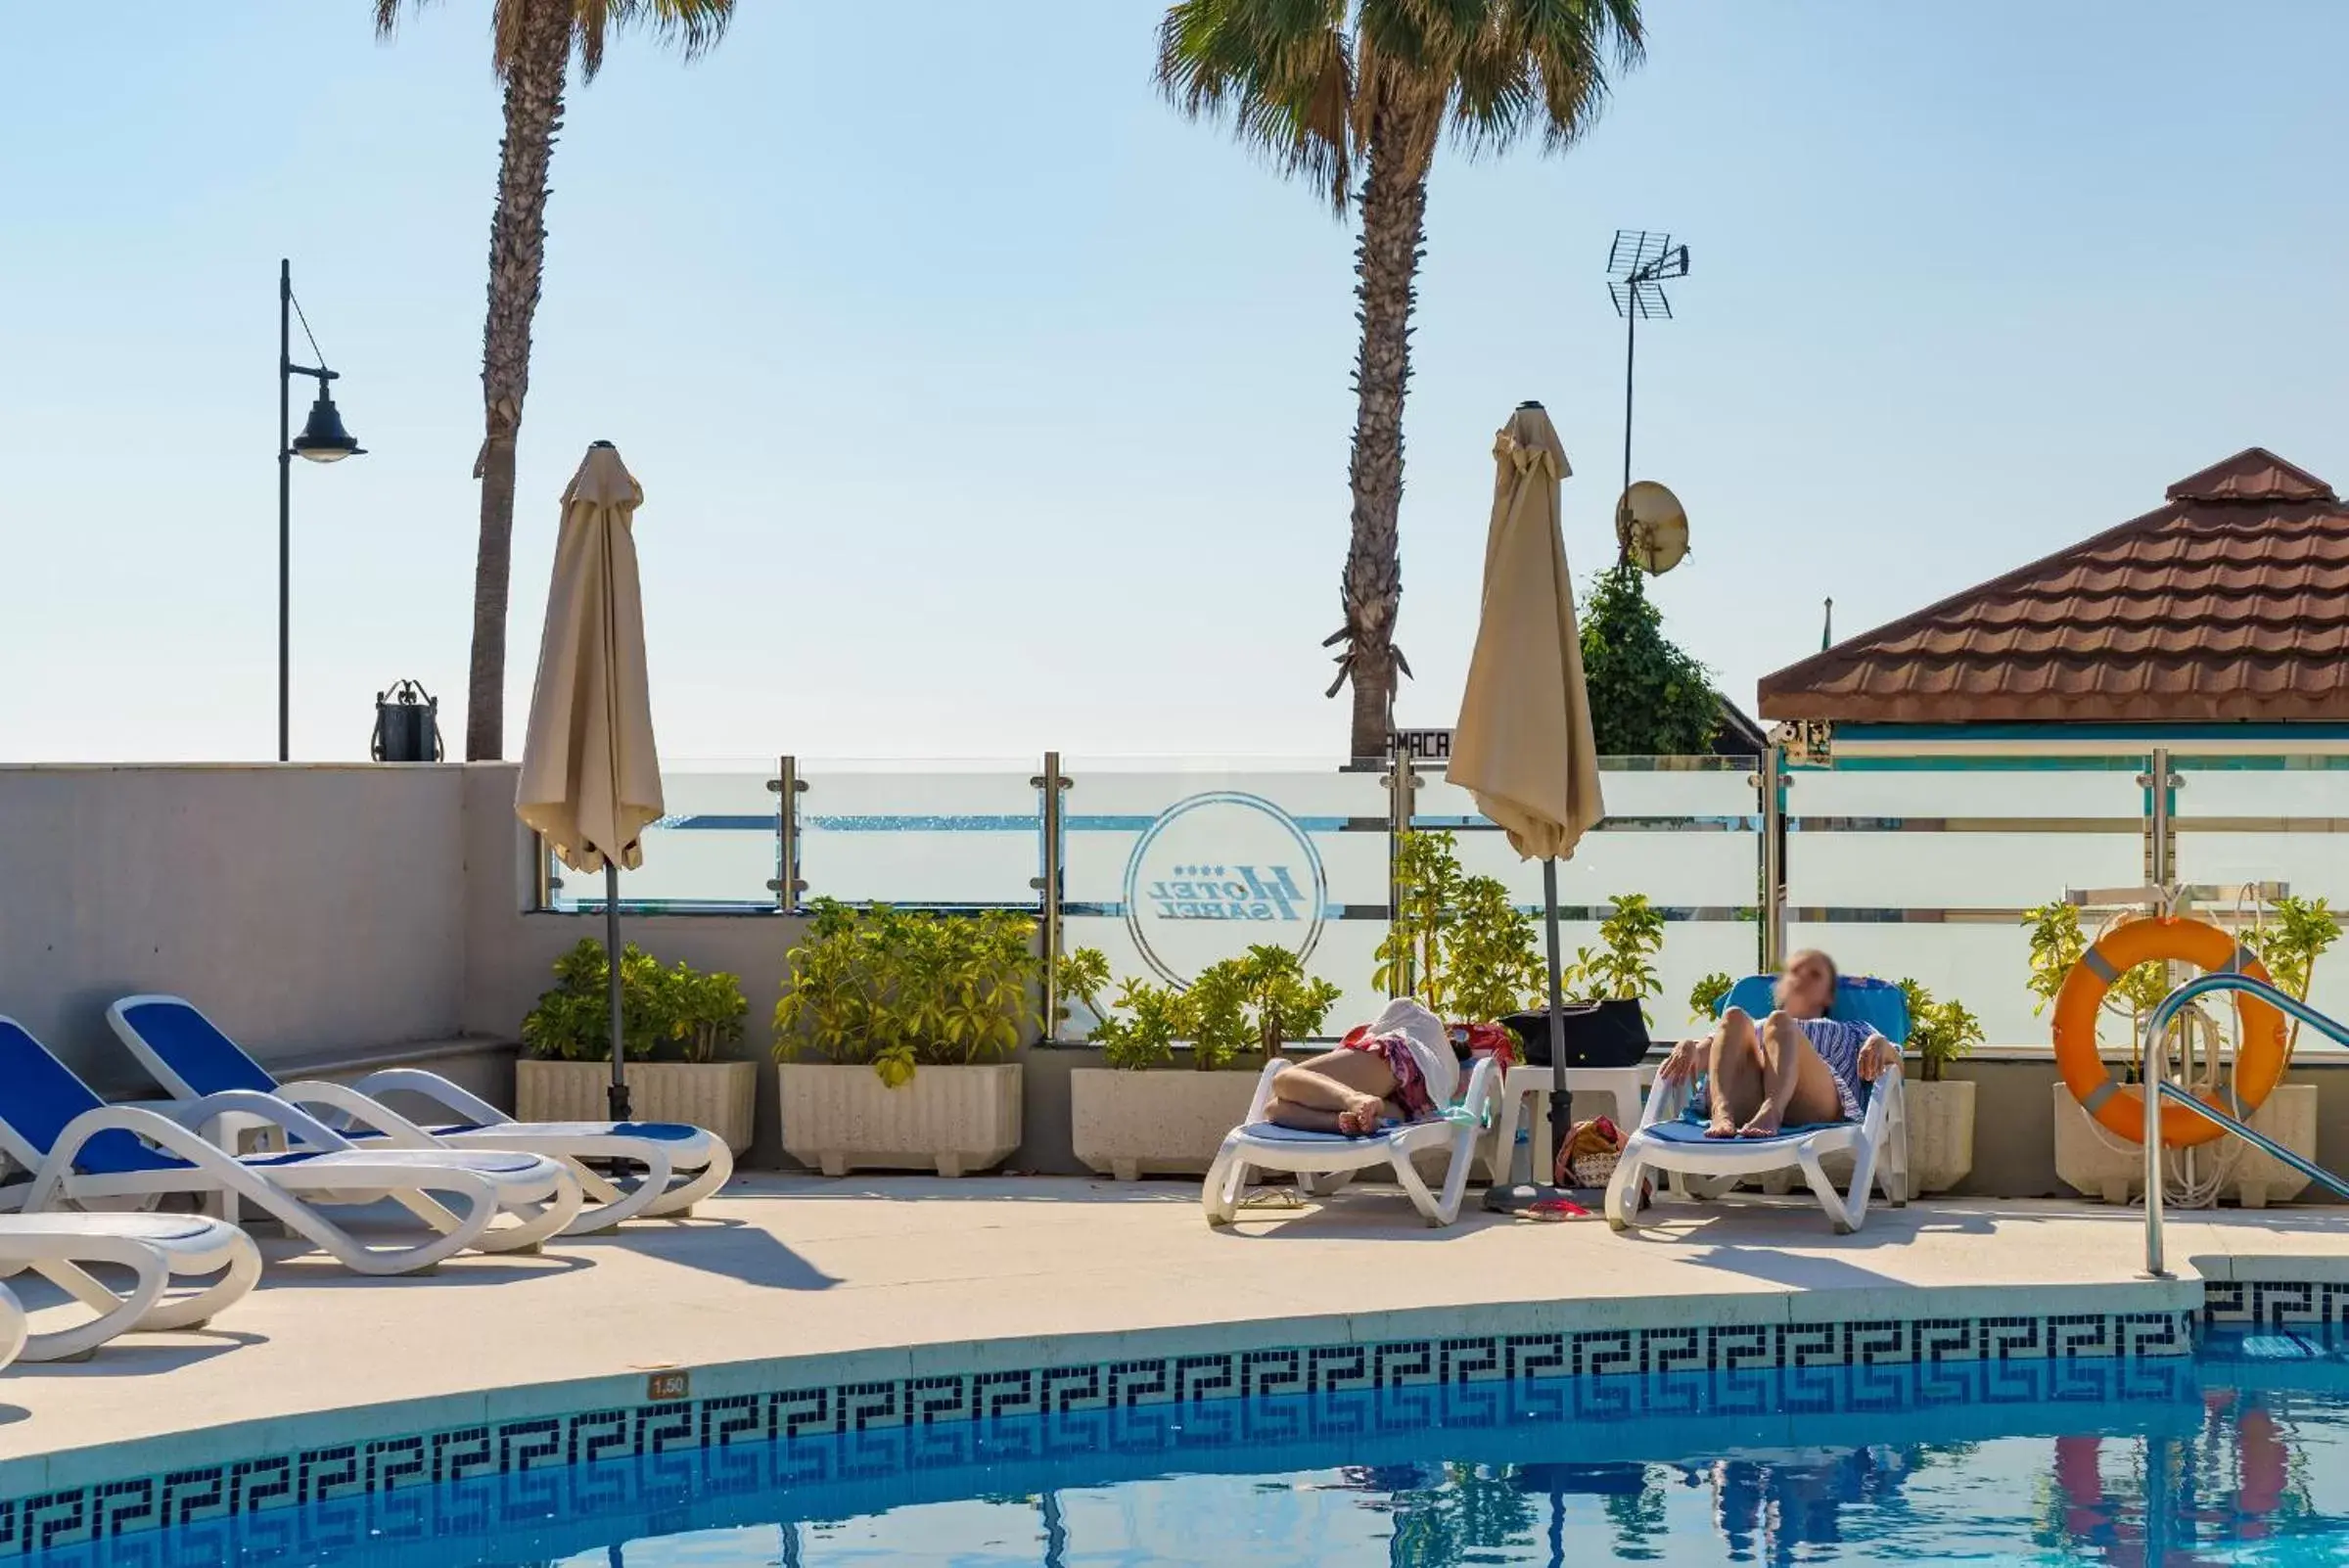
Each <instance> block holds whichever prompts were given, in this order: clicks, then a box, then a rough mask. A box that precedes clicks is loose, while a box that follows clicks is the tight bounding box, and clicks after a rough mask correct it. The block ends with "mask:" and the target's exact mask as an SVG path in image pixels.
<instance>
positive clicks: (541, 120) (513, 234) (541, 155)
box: [465, 0, 574, 761]
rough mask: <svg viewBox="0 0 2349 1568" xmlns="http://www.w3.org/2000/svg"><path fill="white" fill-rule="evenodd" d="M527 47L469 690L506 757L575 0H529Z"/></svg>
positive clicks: (513, 155) (475, 716)
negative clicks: (517, 486) (552, 164)
mask: <svg viewBox="0 0 2349 1568" xmlns="http://www.w3.org/2000/svg"><path fill="white" fill-rule="evenodd" d="M525 3H526V4H527V6H528V8H529V9H528V11H527V13H526V15H525V17H524V19H523V35H522V40H521V45H520V47H519V48H518V49H517V50H516V51H515V55H514V59H513V61H512V63H511V65H510V66H509V67H508V69H507V72H506V134H505V139H504V141H503V142H501V143H500V144H499V147H498V157H497V210H496V212H495V213H494V214H493V215H492V216H491V218H490V220H489V315H488V321H487V323H486V325H484V328H483V330H482V401H483V413H484V431H483V436H482V455H481V458H480V460H479V461H477V462H476V463H475V464H474V477H475V478H477V479H479V480H480V481H481V482H482V537H481V548H480V554H479V555H478V556H477V558H476V561H475V566H474V576H473V665H472V669H471V671H470V674H469V676H468V679H467V682H466V688H465V757H466V760H467V761H494V760H496V759H497V758H499V757H502V756H503V755H505V731H506V600H507V589H508V586H509V584H510V582H511V580H512V577H513V568H514V447H515V441H516V438H518V437H519V436H520V434H521V431H522V404H523V399H524V398H525V397H526V396H528V395H529V393H530V318H531V317H532V316H533V315H534V314H536V312H537V309H538V281H539V278H540V276H541V274H542V273H543V271H544V270H545V264H546V192H547V184H546V176H547V165H548V163H549V161H551V160H552V159H553V157H554V151H555V132H556V131H557V130H559V129H560V128H561V127H562V124H563V86H564V78H565V75H566V73H567V72H568V70H569V69H570V65H571V37H572V25H573V22H574V12H573V7H572V4H571V0H525Z"/></svg>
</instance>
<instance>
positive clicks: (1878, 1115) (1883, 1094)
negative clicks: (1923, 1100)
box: [1860, 1046, 1903, 1138]
mask: <svg viewBox="0 0 2349 1568" xmlns="http://www.w3.org/2000/svg"><path fill="white" fill-rule="evenodd" d="M1902 1077H1903V1075H1902V1072H1901V1055H1900V1050H1899V1047H1897V1046H1896V1047H1894V1049H1893V1052H1892V1060H1890V1061H1889V1062H1887V1063H1885V1064H1884V1065H1883V1066H1882V1067H1880V1068H1878V1069H1877V1070H1876V1077H1875V1082H1874V1083H1872V1084H1869V1085H1868V1087H1867V1109H1866V1110H1865V1111H1863V1112H1861V1113H1860V1122H1861V1125H1862V1126H1863V1127H1865V1129H1866V1130H1867V1135H1868V1136H1869V1137H1871V1138H1872V1137H1874V1136H1875V1135H1876V1134H1877V1133H1878V1132H1880V1131H1882V1130H1883V1129H1884V1119H1885V1118H1886V1117H1887V1116H1889V1115H1890V1114H1891V1111H1892V1107H1893V1106H1894V1105H1896V1104H1898V1103H1900V1100H1901V1094H1902V1088H1901V1081H1902Z"/></svg>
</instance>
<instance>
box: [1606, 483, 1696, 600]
mask: <svg viewBox="0 0 2349 1568" xmlns="http://www.w3.org/2000/svg"><path fill="white" fill-rule="evenodd" d="M1615 542H1616V544H1617V545H1618V546H1619V547H1620V548H1621V549H1622V551H1623V558H1624V559H1625V560H1627V561H1635V562H1637V563H1638V564H1639V570H1640V571H1642V572H1645V573H1646V574H1647V575H1648V576H1663V575H1664V574H1665V573H1667V572H1670V571H1671V570H1672V569H1673V568H1674V567H1676V566H1679V565H1680V564H1681V557H1682V556H1684V555H1686V554H1687V553H1688V512H1687V509H1686V508H1684V507H1682V506H1681V498H1680V497H1679V496H1677V495H1675V494H1673V493H1672V491H1670V490H1668V489H1666V488H1665V487H1664V486H1663V485H1661V484H1657V483H1656V482H1655V481H1654V480H1637V481H1635V482H1634V483H1633V484H1632V487H1631V488H1629V489H1627V490H1625V491H1624V492H1623V500H1622V503H1621V504H1620V505H1618V506H1617V507H1616V509H1615Z"/></svg>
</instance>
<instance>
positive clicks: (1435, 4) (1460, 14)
mask: <svg viewBox="0 0 2349 1568" xmlns="http://www.w3.org/2000/svg"><path fill="white" fill-rule="evenodd" d="M1362 10H1363V17H1364V22H1363V29H1364V33H1365V35H1366V36H1373V37H1375V39H1376V41H1377V43H1378V45H1379V47H1380V48H1381V49H1382V50H1383V51H1384V52H1385V53H1386V55H1387V57H1388V58H1389V60H1390V61H1392V62H1394V63H1395V64H1396V65H1397V67H1398V68H1399V69H1406V70H1407V71H1408V72H1409V73H1411V74H1412V75H1414V76H1417V77H1418V78H1420V79H1421V80H1422V81H1424V82H1427V83H1430V84H1433V83H1435V82H1438V81H1440V82H1442V84H1443V86H1444V89H1445V93H1446V99H1447V103H1448V108H1449V119H1450V123H1451V131H1452V134H1453V136H1454V137H1455V138H1456V139H1457V140H1458V141H1459V142H1460V143H1461V144H1462V145H1463V146H1464V147H1465V148H1466V150H1467V151H1468V152H1470V153H1471V154H1476V153H1482V152H1497V151H1499V150H1501V149H1504V148H1506V147H1508V146H1509V145H1510V144H1511V143H1513V142H1515V141H1516V140H1518V139H1519V138H1520V137H1522V136H1524V135H1526V134H1528V133H1530V132H1533V131H1536V130H1539V131H1540V133H1541V135H1542V139H1543V145H1544V146H1545V147H1546V148H1548V149H1550V150H1552V151H1555V150H1558V149H1561V148H1563V147H1566V146H1567V145H1569V144H1571V143H1572V142H1574V141H1575V140H1576V139H1577V138H1578V137H1580V136H1581V135H1582V134H1583V132H1584V131H1585V130H1587V129H1589V126H1590V124H1591V123H1592V121H1594V120H1595V119H1596V118H1597V115H1598V112H1599V110H1600V109H1601V108H1602V107H1603V106H1604V104H1605V102H1606V97H1607V92H1608V85H1609V74H1610V69H1612V70H1616V71H1621V70H1629V69H1633V68H1635V66H1637V65H1638V64H1639V61H1640V59H1641V57H1642V54H1643V51H1644V48H1645V42H1646V38H1645V31H1644V28H1643V26H1642V23H1641V22H1640V16H1639V0H1363V6H1362Z"/></svg>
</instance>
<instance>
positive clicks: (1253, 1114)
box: [1240, 1056, 1289, 1127]
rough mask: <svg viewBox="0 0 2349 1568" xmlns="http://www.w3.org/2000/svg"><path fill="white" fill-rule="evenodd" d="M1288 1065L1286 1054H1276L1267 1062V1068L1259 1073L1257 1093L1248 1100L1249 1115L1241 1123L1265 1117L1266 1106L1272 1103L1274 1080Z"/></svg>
mask: <svg viewBox="0 0 2349 1568" xmlns="http://www.w3.org/2000/svg"><path fill="white" fill-rule="evenodd" d="M1288 1065H1289V1063H1288V1058H1286V1057H1284V1056H1275V1057H1273V1058H1272V1059H1271V1060H1270V1061H1268V1062H1267V1063H1266V1064H1265V1070H1264V1071H1263V1072H1262V1073H1259V1074H1258V1075H1257V1078H1256V1093H1255V1095H1254V1096H1252V1097H1251V1098H1250V1099H1249V1101H1248V1115H1247V1118H1246V1120H1244V1121H1243V1122H1242V1123H1241V1124H1240V1125H1241V1126H1242V1127H1246V1126H1247V1125H1248V1124H1249V1123H1252V1122H1261V1121H1263V1120H1264V1119H1265V1107H1266V1106H1267V1105H1269V1104H1271V1103H1272V1080H1273V1079H1275V1078H1277V1077H1279V1076H1280V1070H1281V1069H1282V1068H1284V1067H1286V1066H1288Z"/></svg>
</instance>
